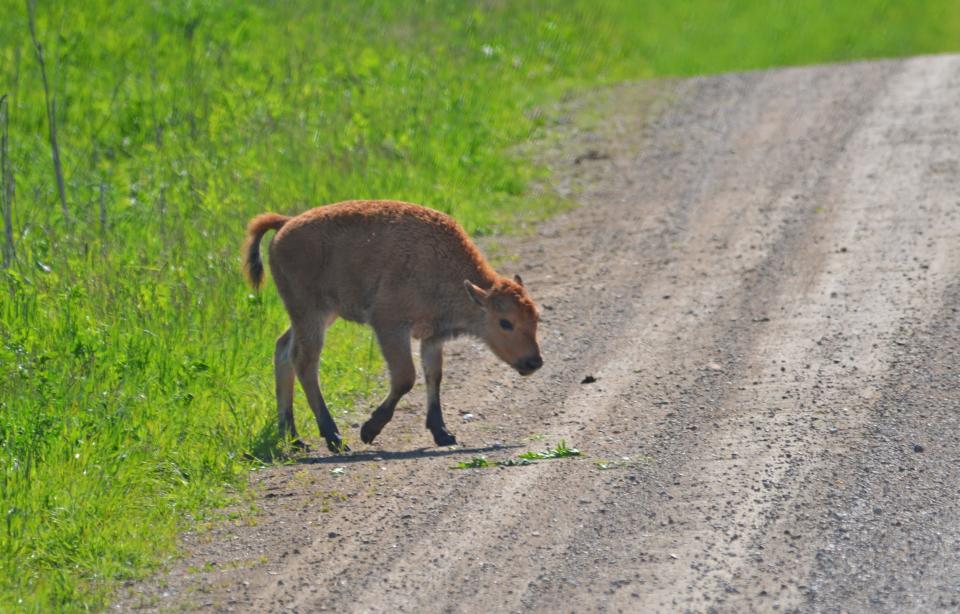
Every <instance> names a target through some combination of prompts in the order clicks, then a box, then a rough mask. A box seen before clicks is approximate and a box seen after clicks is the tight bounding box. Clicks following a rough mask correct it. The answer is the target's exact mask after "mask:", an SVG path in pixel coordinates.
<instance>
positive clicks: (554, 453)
mask: <svg viewBox="0 0 960 614" xmlns="http://www.w3.org/2000/svg"><path fill="white" fill-rule="evenodd" d="M568 456H580V450H578V449H576V448H571V447H568V446H567V442H566V441H565V440H563V439H561V440H560V443H558V444H557V445H556V447H554V448H547V449H546V450H544V451H543V452H524V453H523V454H521V455H520V458H522V459H524V460H550V459H554V458H566V457H568Z"/></svg>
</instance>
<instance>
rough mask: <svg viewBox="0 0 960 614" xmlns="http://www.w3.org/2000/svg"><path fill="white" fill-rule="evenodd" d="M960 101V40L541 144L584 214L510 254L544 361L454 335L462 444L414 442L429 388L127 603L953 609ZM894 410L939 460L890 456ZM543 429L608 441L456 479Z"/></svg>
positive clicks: (667, 88)
mask: <svg viewBox="0 0 960 614" xmlns="http://www.w3.org/2000/svg"><path fill="white" fill-rule="evenodd" d="M958 94H960V57H958V56H938V57H928V58H915V59H910V60H904V61H888V62H872V63H858V64H849V65H837V66H827V67H811V68H798V69H786V70H777V71H765V72H755V73H746V74H734V75H721V76H717V77H708V78H700V79H692V80H686V81H672V82H649V83H642V84H638V85H631V86H622V87H617V88H612V89H610V90H607V91H605V92H603V93H601V94H600V95H598V96H597V98H596V99H594V100H591V101H588V102H583V104H585V105H588V106H589V107H590V108H591V109H592V110H593V111H594V113H595V114H599V115H600V116H601V117H602V118H603V119H602V120H600V121H599V122H598V125H596V126H595V127H594V128H593V129H591V130H588V131H576V130H571V131H570V133H569V134H567V135H565V138H564V139H562V140H563V141H564V143H563V145H562V146H560V147H558V148H556V149H550V150H548V151H547V152H546V153H545V154H543V155H544V156H545V157H546V158H547V160H548V162H549V163H550V164H551V165H552V166H553V167H554V169H555V176H556V177H557V185H558V186H559V187H560V189H562V190H568V191H569V193H570V194H571V196H572V197H574V198H576V200H577V201H578V202H579V203H580V205H581V206H580V208H578V209H576V210H574V211H572V212H570V213H567V214H564V215H561V216H559V217H557V218H554V219H553V220H551V221H549V222H547V223H546V224H544V225H543V226H541V227H540V228H539V229H538V231H537V235H536V236H535V237H534V238H535V240H531V237H526V238H518V239H511V240H509V241H506V242H504V244H503V245H504V247H503V248H502V249H504V250H505V251H506V253H508V254H515V255H517V256H518V257H519V260H518V262H519V264H518V265H517V266H518V269H519V270H520V271H521V272H522V273H523V274H524V278H525V279H526V280H527V285H528V286H530V287H531V288H532V289H533V292H534V294H535V296H537V297H538V298H539V299H540V301H541V302H542V303H543V304H544V306H545V307H546V310H545V317H544V322H543V326H542V329H543V334H544V339H543V349H544V355H545V357H546V359H547V363H546V365H545V366H544V368H543V369H542V372H541V373H539V374H538V375H537V376H535V377H534V378H531V379H523V380H520V379H518V378H514V377H512V376H510V375H509V374H507V373H506V370H505V368H504V367H503V366H502V365H499V364H497V363H496V362H495V360H494V359H493V358H492V357H490V356H489V355H488V353H487V352H486V350H484V349H482V348H480V347H478V346H477V344H475V343H472V342H462V343H459V344H458V345H457V346H456V350H455V354H456V355H454V356H450V358H449V360H448V361H447V362H448V374H446V382H447V385H446V388H445V401H446V407H447V413H448V416H450V418H451V419H450V420H449V421H450V422H453V423H456V422H460V421H458V420H455V419H454V418H455V417H456V415H457V410H458V409H459V410H460V411H461V413H462V412H470V413H471V414H473V415H474V416H476V418H475V419H474V420H471V421H463V422H461V423H460V424H457V428H456V429H455V430H456V432H457V434H458V438H459V439H460V440H461V441H462V442H465V444H466V446H467V449H465V450H462V451H458V450H432V449H427V450H417V449H416V446H417V445H423V444H425V443H426V442H427V439H428V435H427V434H426V433H425V432H424V431H422V428H423V425H422V421H423V410H422V391H419V390H418V391H417V392H416V394H415V395H414V396H413V398H412V399H410V400H409V401H408V402H407V403H406V404H405V405H403V406H402V407H401V408H400V410H399V414H398V416H397V418H396V419H395V421H394V423H393V424H391V425H390V426H388V427H387V429H386V430H385V431H384V433H383V435H382V439H381V440H380V441H379V442H378V444H379V445H378V446H377V447H376V448H375V451H374V452H370V453H364V452H360V453H358V454H355V455H353V456H351V457H345V458H316V459H308V460H309V461H312V462H308V463H305V464H302V465H300V466H297V467H282V468H273V469H270V470H267V471H264V472H262V476H261V477H260V478H258V484H259V487H260V488H261V489H262V492H263V494H264V497H263V498H262V499H260V500H259V505H260V506H261V507H262V508H263V510H264V513H263V514H262V515H261V516H260V517H259V518H258V519H257V526H253V527H251V526H244V525H243V524H242V523H236V524H228V525H224V526H220V527H217V528H216V529H214V530H213V531H211V532H209V533H206V534H202V535H187V536H185V544H186V546H187V548H188V550H189V552H190V554H189V555H188V557H187V559H186V560H185V561H184V562H183V564H181V565H178V566H176V568H175V569H174V570H173V572H172V573H171V574H169V575H168V576H166V577H165V578H163V579H162V580H160V581H159V582H158V583H157V584H156V585H153V584H150V585H147V586H137V587H135V588H134V589H133V590H132V591H131V593H130V595H128V596H127V597H126V598H125V600H123V601H121V602H120V608H121V609H161V610H162V609H165V608H167V607H174V608H177V609H192V610H210V611H230V610H231V609H232V610H234V611H278V612H279V611H300V612H311V611H319V610H323V609H325V608H326V609H337V610H349V611H358V612H360V611H406V612H431V611H457V612H459V611H464V612H469V611H521V610H524V611H530V610H533V611H578V612H580V611H596V610H605V611H691V612H708V611H738V612H742V611H769V610H771V609H774V608H777V609H780V610H784V611H819V610H835V611H843V610H844V609H849V610H851V611H857V610H860V609H864V608H866V607H869V609H872V610H881V611H882V610H889V611H895V610H898V611H903V610H904V609H906V610H910V609H913V610H915V611H930V610H931V609H936V608H941V609H949V608H950V607H951V606H950V604H951V603H954V604H956V599H957V597H958V593H960V576H958V569H957V567H956V565H945V564H943V563H944V561H943V560H942V559H943V557H945V556H949V554H950V553H953V555H954V556H956V554H957V553H958V552H960V537H958V533H960V528H958V527H960V509H958V506H957V505H956V504H955V499H956V497H955V495H956V493H957V487H956V477H957V469H958V464H960V459H957V462H954V461H951V460H949V458H944V456H943V455H946V456H947V457H949V455H950V454H951V452H949V448H948V447H946V446H944V445H941V446H937V445H936V444H935V443H932V442H931V441H930V439H931V438H932V433H937V434H938V435H939V436H940V437H941V438H942V439H943V440H944V441H953V442H956V441H958V438H960V424H958V422H957V420H956V419H955V416H954V417H953V418H951V416H952V415H953V414H951V412H950V411H949V410H950V409H952V408H955V407H956V403H954V402H955V401H956V400H957V397H956V395H953V393H952V390H955V389H956V387H954V388H953V389H950V388H949V387H942V386H939V387H938V386H936V384H937V382H938V381H939V380H938V379H937V376H935V375H934V376H931V375H930V374H929V373H925V372H924V371H923V364H924V361H930V362H932V363H934V364H936V365H939V367H938V368H939V369H940V371H939V374H940V376H942V377H950V376H951V374H952V376H953V377H954V380H953V381H956V379H955V377H956V374H955V372H950V371H949V369H948V367H947V366H946V365H947V363H948V360H947V357H948V356H950V355H951V353H955V352H956V351H957V350H958V349H960V348H958V347H957V345H956V342H957V336H956V335H955V334H951V333H950V331H955V328H951V326H954V327H955V322H956V319H955V318H954V319H953V320H951V319H950V317H949V316H948V315H945V314H951V313H955V309H956V298H957V295H956V292H952V293H948V287H949V284H950V283H951V282H952V280H954V279H956V278H957V274H958V272H960V245H958V239H960V206H958V205H960V197H958V194H960V189H958V188H960V139H958V138H957V137H958V136H960V135H958V134H957V132H958V127H960V105H957V104H956V103H955V101H956V100H958V99H960V98H958ZM664 101H667V102H666V103H665V102H664ZM665 104H666V106H664V105H665ZM651 108H653V109H659V110H658V111H657V112H655V113H651V112H650V109H651ZM583 150H586V151H594V152H599V153H600V154H601V155H591V156H586V157H582V156H581V155H580V154H582V152H583ZM577 158H580V162H579V163H574V162H572V161H573V160H575V159H577ZM591 158H593V159H591ZM500 268H502V269H504V270H509V268H510V267H509V265H508V266H507V267H503V266H501V267H500ZM951 297H952V298H951ZM951 309H953V311H950V310H951ZM930 322H934V324H933V325H931V324H929V323H930ZM951 323H953V324H951ZM928 331H941V332H943V331H945V332H943V334H941V335H940V336H939V337H938V336H937V335H936V334H935V333H933V332H928ZM914 343H917V344H918V348H917V350H916V352H915V354H916V356H920V357H922V358H913V359H910V356H913V354H911V355H910V356H907V357H906V358H905V357H903V356H902V354H903V353H904V349H903V348H904V347H905V345H904V344H909V345H910V346H911V349H912V344H914ZM942 343H947V344H948V345H946V346H942V345H939V346H938V344H942ZM587 374H591V375H594V376H596V377H597V382H596V383H595V384H592V385H581V384H580V381H581V379H582V378H583V376H585V375H587ZM904 386H906V387H907V388H906V389H907V390H908V391H913V392H910V393H905V392H903V391H902V390H903V388H904ZM917 391H921V392H917ZM923 391H927V392H923ZM931 391H932V392H931ZM928 397H929V398H933V399H934V402H933V403H932V405H933V408H934V409H932V410H924V409H923V405H924V399H927V398H928ZM925 412H926V413H925ZM891 415H892V416H894V417H895V419H889V416H891ZM918 415H929V416H931V419H936V420H937V425H939V426H942V429H943V431H942V432H937V431H936V428H937V426H934V425H933V424H932V423H929V422H927V421H925V420H924V419H920V418H918V417H917V416H918ZM898 425H899V426H898ZM901 427H902V428H909V429H912V432H915V433H919V435H914V436H915V437H920V436H921V435H924V434H925V433H926V435H924V436H925V437H926V439H925V441H927V443H926V445H927V446H928V448H929V449H930V451H931V452H934V451H935V452H937V453H938V454H936V455H935V454H927V455H923V454H919V453H914V452H912V451H910V452H909V463H907V462H906V461H904V460H903V459H902V458H900V457H899V456H897V455H898V454H899V452H897V453H894V452H891V450H890V449H889V448H888V447H884V446H883V445H882V444H876V441H878V437H885V438H886V439H884V441H886V440H891V439H897V438H900V439H902V438H903V437H905V435H903V434H899V431H898V429H899V428H901ZM532 434H537V435H542V436H543V438H544V439H543V441H544V443H555V442H556V441H557V440H559V439H560V438H565V439H566V440H567V441H568V442H569V443H570V444H571V445H574V446H578V447H581V448H582V449H584V451H585V452H586V453H587V454H588V455H589V458H586V459H582V460H568V461H556V462H549V463H541V464H537V465H534V466H529V467H514V468H501V469H496V470H485V471H481V470H471V471H452V470H450V468H449V466H450V465H451V464H452V463H453V462H454V461H455V460H460V459H464V458H469V457H470V456H472V455H474V454H478V453H483V454H487V455H488V456H489V457H491V458H493V459H498V458H506V457H509V456H513V455H514V454H515V453H516V451H517V448H516V447H510V446H519V447H520V448H528V447H539V446H540V445H542V444H540V443H539V442H531V441H529V440H528V439H526V436H528V435H532ZM898 441H899V443H898V445H899V448H898V450H900V449H904V446H906V445H907V444H905V443H904V442H903V441H900V440H899V439H898ZM909 449H910V450H912V448H909ZM955 452H956V450H955V449H954V450H953V452H952V453H953V456H954V457H955V456H956V453H955ZM891 455H892V456H891ZM624 456H627V457H630V461H621V462H619V464H618V465H616V468H615V469H611V470H606V471H602V470H600V469H599V468H598V466H597V465H596V464H595V463H594V462H593V461H596V460H600V459H607V460H611V461H617V460H618V459H621V457H624ZM893 458H895V459H896V460H891V459H893ZM896 463H899V465H900V466H904V465H909V467H912V469H911V471H910V473H911V475H910V479H911V484H912V486H911V488H912V490H909V492H908V493H907V495H908V496H907V497H906V498H904V497H903V496H902V495H903V493H901V492H899V491H898V489H900V488H903V485H902V484H901V483H900V482H898V480H897V478H898V475H897V474H899V473H900V472H898V471H897V472H893V473H891V469H890V466H892V464H896ZM334 467H342V468H343V471H342V472H340V473H339V474H333V473H331V472H330V469H331V468H334ZM924 469H926V471H924ZM876 476H881V477H879V478H877V477H876ZM878 480H879V481H878ZM913 493H925V494H923V495H922V496H921V497H920V498H918V497H917V496H913ZM950 495H953V497H952V498H951V496H950ZM902 501H905V502H902ZM922 502H926V503H927V504H928V505H929V507H930V508H931V509H935V510H937V511H938V512H939V513H940V516H938V517H937V518H932V517H930V516H929V514H927V515H923V514H922V508H921V503H922ZM901 506H909V508H908V507H904V509H900V507H901ZM878 508H879V509H881V513H879V514H875V513H874V511H873V510H875V509H878ZM877 517H881V518H883V519H884V520H886V519H887V518H904V517H909V518H919V517H922V518H923V523H921V524H916V525H909V524H905V523H904V522H903V521H901V526H900V527H898V528H897V530H896V531H891V530H887V529H886V528H884V527H886V525H884V527H878V525H877ZM914 541H917V542H918V543H922V544H925V545H927V546H928V550H931V549H932V551H933V552H934V553H935V554H934V555H931V554H923V553H920V552H918V551H917V548H916V547H915V546H913V545H912V544H913V542H914ZM889 552H893V554H889ZM897 552H907V555H903V556H901V555H898V554H896V553H897ZM864 553H871V558H870V559H869V560H867V559H866V558H864V557H865V554H864ZM885 553H886V554H885ZM210 561H213V563H214V565H213V566H212V567H213V569H211V570H208V571H204V572H201V573H188V572H187V571H186V569H187V568H188V567H189V566H191V565H192V566H193V567H200V566H202V565H203V563H204V562H210ZM870 562H875V563H876V568H871V567H870ZM905 562H906V563H909V564H910V565H911V566H912V569H911V574H910V576H909V578H910V579H909V580H904V579H903V576H902V575H901V573H900V568H901V567H902V566H903V565H904V563H905ZM855 586H859V587H861V588H854V587H855ZM165 593H166V594H165ZM918 595H919V596H918Z"/></svg>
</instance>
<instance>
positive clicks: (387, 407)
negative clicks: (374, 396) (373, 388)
mask: <svg viewBox="0 0 960 614" xmlns="http://www.w3.org/2000/svg"><path fill="white" fill-rule="evenodd" d="M373 330H374V333H376V335H377V341H379V342H380V351H381V352H383V358H384V360H386V361H387V367H388V368H389V369H390V393H389V394H388V395H387V398H386V399H384V400H383V403H381V404H380V405H379V406H378V407H377V409H376V410H375V411H374V412H373V413H372V414H370V418H369V419H368V420H367V421H366V422H364V423H363V426H362V427H360V439H361V440H362V441H363V443H367V444H370V443H373V440H374V439H376V438H377V435H379V434H380V431H382V430H383V427H385V426H386V425H387V423H388V422H390V420H392V419H393V410H394V409H396V407H397V403H398V402H399V401H400V398H401V397H402V396H403V395H405V394H407V393H408V392H410V390H411V389H412V388H413V383H414V382H415V381H416V379H417V371H416V369H414V367H413V358H412V357H411V356H410V329H409V328H407V327H392V326H388V325H377V324H374V327H373Z"/></svg>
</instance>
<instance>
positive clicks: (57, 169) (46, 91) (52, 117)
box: [27, 0, 70, 221]
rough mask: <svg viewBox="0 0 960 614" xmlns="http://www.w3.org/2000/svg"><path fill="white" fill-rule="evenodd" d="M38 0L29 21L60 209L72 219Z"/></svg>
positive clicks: (32, 0) (29, 6)
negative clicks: (39, 31)
mask: <svg viewBox="0 0 960 614" xmlns="http://www.w3.org/2000/svg"><path fill="white" fill-rule="evenodd" d="M36 4H37V2H36V0H27V23H28V24H29V25H30V38H31V40H32V41H33V49H34V51H35V52H36V55H37V63H39V64H40V76H41V77H42V78H43V98H44V102H45V103H46V108H47V124H48V125H49V127H50V152H51V155H52V156H53V172H54V174H55V175H56V178H57V194H58V195H59V196H60V209H61V211H62V212H63V219H64V220H66V221H69V220H70V210H69V209H67V189H66V187H65V186H64V183H63V165H62V164H61V163H60V145H59V144H58V143H57V96H56V94H55V93H54V95H53V98H51V97H50V85H49V82H48V81H47V65H46V62H45V61H44V59H43V45H41V44H40V41H39V40H37V24H36V19H35V13H36Z"/></svg>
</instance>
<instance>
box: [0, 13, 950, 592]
mask: <svg viewBox="0 0 960 614" xmlns="http://www.w3.org/2000/svg"><path fill="white" fill-rule="evenodd" d="M958 34H960V4H958V3H956V2H955V1H953V0H943V1H939V0H938V1H930V2H911V3H907V2H888V1H881V0H865V1H857V2H853V1H850V2H827V1H813V0H799V1H797V2H788V3H787V2H779V1H769V2H736V3H734V2H731V3H725V2H713V1H707V0H697V1H694V2H684V3H679V2H667V1H656V2H649V3H640V2H622V3H621V2H598V1H596V0H589V1H587V0H549V1H543V2H540V1H538V2H532V1H518V2H395V1H393V0H368V1H363V2H308V1H285V2H230V1H226V0H205V1H198V0H173V1H170V2H127V1H121V2H106V1H103V0H78V1H76V2H38V3H35V2H34V1H33V0H27V1H26V2H23V1H19V0H0V97H3V99H2V102H0V135H2V141H0V163H2V164H0V205H2V213H3V230H4V232H3V234H2V235H0V241H2V247H3V252H2V254H3V264H2V269H0V512H2V514H3V517H2V522H0V610H3V611H7V610H8V609H15V610H24V611H82V610H88V609H98V608H102V607H104V606H105V605H106V604H107V603H108V600H109V595H110V591H111V590H112V588H113V587H115V585H116V583H117V582H118V581H122V580H125V579H133V578H137V577H141V576H142V575H143V574H145V573H148V572H149V571H151V570H153V569H156V568H157V565H159V564H162V563H163V562H164V561H165V560H168V558H169V557H170V556H173V555H175V538H176V534H177V531H178V530H181V529H183V528H184V527H187V526H193V525H195V524H196V523H197V522H199V521H202V520H205V519H209V517H210V514H211V513H212V510H215V509H216V508H217V506H218V505H221V504H223V503H224V502H226V501H227V500H229V499H230V498H231V497H235V496H237V493H238V492H241V491H242V489H243V488H244V484H245V475H246V472H247V471H249V469H250V468H251V466H252V465H254V464H256V463H257V462H258V461H256V460H251V459H252V458H268V457H269V455H270V454H271V453H272V452H273V451H275V449H276V446H277V437H276V433H275V430H274V429H275V423H276V419H275V409H274V404H273V381H272V377H273V376H272V366H271V353H272V346H273V341H274V339H275V337H276V336H277V335H278V334H280V333H281V332H282V331H283V329H284V327H285V326H286V321H285V320H286V318H285V314H284V312H283V309H282V307H281V305H280V303H279V301H278V299H277V297H276V293H275V291H274V290H273V289H272V287H271V286H270V285H269V283H268V285H267V289H266V290H265V291H264V292H263V293H262V294H261V295H259V296H257V295H253V294H252V293H251V292H250V291H249V290H248V289H247V288H246V287H245V286H244V284H243V282H242V278H241V276H240V274H239V245H240V242H241V241H242V238H243V230H244V226H245V223H246V221H247V220H248V219H249V218H250V217H251V216H252V215H254V214H256V213H259V212H262V211H267V210H274V211H280V212H287V213H293V212H298V211H301V210H303V209H306V208H308V207H310V206H313V205H316V204H321V203H326V202H333V201H336V200H341V199H347V198H375V197H381V198H382V197H390V198H399V199H404V200H410V201H415V202H420V203H423V204H426V205H429V206H432V207H434V208H437V209H441V210H444V211H447V212H450V213H451V214H453V215H454V216H456V217H457V218H458V219H459V220H460V221H461V222H462V223H463V224H464V225H465V226H466V227H467V229H468V231H470V232H471V233H474V234H482V233H492V232H497V231H500V230H503V229H509V228H510V226H511V223H512V222H514V221H515V220H517V219H526V220H529V219H533V218H536V217H539V216H542V215H545V214H549V212H551V211H553V210H555V209H556V208H557V207H558V206H559V203H557V202H556V200H555V199H553V198H551V196H550V195H549V194H534V193H531V191H530V190H529V189H528V186H529V185H530V183H531V181H532V180H534V179H536V178H538V177H540V176H542V174H543V170H542V169H539V168H537V167H536V166H534V165H532V164H531V163H530V162H528V161H525V160H520V159H517V158H516V157H515V156H513V155H511V153H510V152H511V151H513V147H514V146H515V145H517V144H519V143H522V142H524V141H528V140H529V139H531V138H536V136H537V135H538V134H539V133H540V132H541V131H542V130H544V129H545V127H546V126H548V124H549V122H550V120H551V117H550V112H549V109H550V108H551V106H550V104H551V103H552V102H555V101H557V100H559V99H560V98H561V97H562V96H564V95H566V94H568V93H571V92H575V91H578V90H582V89H583V88H586V87H589V86H595V85H598V84H604V83H610V82H615V81H618V80H623V79H635V78H644V77H653V76H661V75H690V74H695V73H702V72H717V71H724V70H734V69H750V68H760V67H766V66H771V65H781V64H797V63H809V62H821V61H834V60H845V59H852V58H863V57H876V56H899V55H906V54H914V53H928V52H938V51H944V50H951V49H953V50H956V49H958V48H960V36H958ZM379 372H380V364H379V354H378V352H377V351H376V349H375V347H374V345H373V342H372V340H371V338H370V336H369V335H368V334H367V333H366V332H365V331H364V330H363V329H361V328H359V327H355V326H348V325H344V324H338V325H337V326H336V327H335V329H334V330H333V331H332V333H331V335H330V339H329V341H328V345H327V348H326V349H325V351H324V355H323V364H322V381H323V385H324V392H325V394H326V395H327V397H328V400H329V401H330V405H331V406H332V408H333V409H334V411H343V410H344V409H345V408H349V407H350V406H351V404H353V403H354V402H356V401H358V400H365V399H366V398H367V397H369V396H370V395H371V394H373V393H377V394H379V391H380V388H381V386H382V383H381V380H380V375H379ZM297 406H298V419H300V420H301V421H302V424H301V425H300V429H301V431H302V432H304V433H315V428H316V427H315V425H312V424H310V420H311V418H310V412H309V410H306V407H305V405H304V404H303V402H302V396H300V397H298V404H297ZM351 435H353V434H352V433H349V432H348V433H347V436H348V437H350V436H351Z"/></svg>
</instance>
